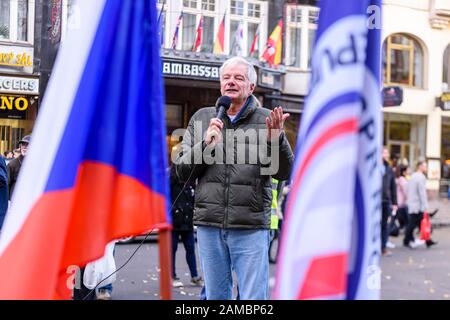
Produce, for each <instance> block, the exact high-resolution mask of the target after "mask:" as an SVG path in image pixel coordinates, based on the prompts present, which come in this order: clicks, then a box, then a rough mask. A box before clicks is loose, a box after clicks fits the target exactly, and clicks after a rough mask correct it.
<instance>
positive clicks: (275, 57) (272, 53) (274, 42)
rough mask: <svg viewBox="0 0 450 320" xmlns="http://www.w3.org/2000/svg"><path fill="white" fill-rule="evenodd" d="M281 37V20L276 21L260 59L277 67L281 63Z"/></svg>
mask: <svg viewBox="0 0 450 320" xmlns="http://www.w3.org/2000/svg"><path fill="white" fill-rule="evenodd" d="M282 37H283V19H280V21H278V24H277V26H276V27H275V29H274V30H273V31H272V34H271V35H270V37H269V39H268V40H267V46H266V49H265V50H264V52H263V54H262V56H261V57H262V58H263V59H264V60H265V61H266V62H267V63H269V64H271V65H274V66H276V65H279V64H280V63H281V51H282Z"/></svg>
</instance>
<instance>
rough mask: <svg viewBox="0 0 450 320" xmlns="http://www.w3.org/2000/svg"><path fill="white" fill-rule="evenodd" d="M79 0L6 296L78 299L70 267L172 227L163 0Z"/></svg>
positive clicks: (0, 252)
mask: <svg viewBox="0 0 450 320" xmlns="http://www.w3.org/2000/svg"><path fill="white" fill-rule="evenodd" d="M76 5H77V6H78V7H79V10H80V12H81V16H82V17H83V22H82V24H81V26H80V29H79V30H78V29H77V30H75V29H71V30H69V32H68V35H67V40H66V41H65V42H64V43H63V44H62V46H61V49H60V52H59V54H58V58H57V61H56V65H55V69H54V72H53V74H52V78H51V80H50V83H49V87H48V89H47V93H46V96H45V98H44V101H43V106H42V111H41V113H40V114H39V117H38V120H37V124H36V127H35V130H34V132H33V141H32V143H31V148H30V151H29V154H28V155H27V158H26V160H25V162H24V165H23V166H22V169H21V170H22V172H21V176H25V177H26V179H21V178H19V181H18V185H17V187H16V188H17V191H16V192H15V194H14V197H15V198H14V199H16V198H17V199H20V201H15V200H14V199H13V201H12V203H13V205H12V208H11V210H10V212H9V214H8V216H7V220H6V225H5V227H4V229H3V230H2V238H1V242H0V271H1V273H0V283H1V286H0V299H51V298H55V297H58V298H65V299H67V298H70V294H71V288H70V286H69V285H68V283H70V279H68V278H70V276H71V274H70V272H68V271H67V270H68V268H69V267H70V266H84V265H86V263H88V262H90V261H93V260H96V259H98V258H100V257H101V256H103V254H104V251H105V246H106V244H107V243H109V242H110V241H111V240H114V239H118V238H121V237H124V236H127V235H138V234H142V233H143V232H148V231H150V230H151V229H154V228H158V229H160V230H161V229H169V228H170V227H171V226H170V217H169V215H168V210H167V209H168V179H167V177H166V167H167V166H168V159H167V146H166V130H165V120H164V119H165V113H164V90H163V83H162V74H161V59H160V53H159V50H160V46H159V45H158V44H159V43H160V38H159V31H158V30H159V28H158V22H157V9H156V3H155V0H96V1H79V2H77V3H76ZM37 248H38V250H36V249H37ZM40 248H45V254H42V253H41V250H40ZM23 257H27V259H23ZM12 265H14V269H15V270H14V272H12V270H11V266H12ZM30 266H33V268H30ZM36 279H39V281H36Z"/></svg>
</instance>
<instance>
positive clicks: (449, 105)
mask: <svg viewBox="0 0 450 320" xmlns="http://www.w3.org/2000/svg"><path fill="white" fill-rule="evenodd" d="M441 108H442V110H444V111H450V92H444V93H443V94H442V96H441Z"/></svg>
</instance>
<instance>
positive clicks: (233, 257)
mask: <svg viewBox="0 0 450 320" xmlns="http://www.w3.org/2000/svg"><path fill="white" fill-rule="evenodd" d="M197 240H198V247H199V253H200V262H201V264H202V268H203V274H204V278H205V288H206V298H207V299H208V300H231V299H232V293H233V276H232V270H234V271H235V272H236V276H237V282H238V287H239V298H240V299H241V300H267V299H268V298H269V255H268V250H269V240H270V239H269V230H262V229H256V230H235V229H220V228H214V227H205V226H199V227H198V229H197Z"/></svg>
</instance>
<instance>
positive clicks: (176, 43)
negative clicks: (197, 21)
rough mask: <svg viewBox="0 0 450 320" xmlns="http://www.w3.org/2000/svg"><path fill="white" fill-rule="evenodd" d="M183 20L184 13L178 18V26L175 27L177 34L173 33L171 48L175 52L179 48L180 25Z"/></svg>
mask: <svg viewBox="0 0 450 320" xmlns="http://www.w3.org/2000/svg"><path fill="white" fill-rule="evenodd" d="M182 20H183V11H181V13H180V15H179V16H178V20H177V26H176V27H175V32H174V33H173V38H172V46H171V48H172V49H173V50H175V49H176V48H177V46H178V33H179V32H180V25H181V21H182Z"/></svg>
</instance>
